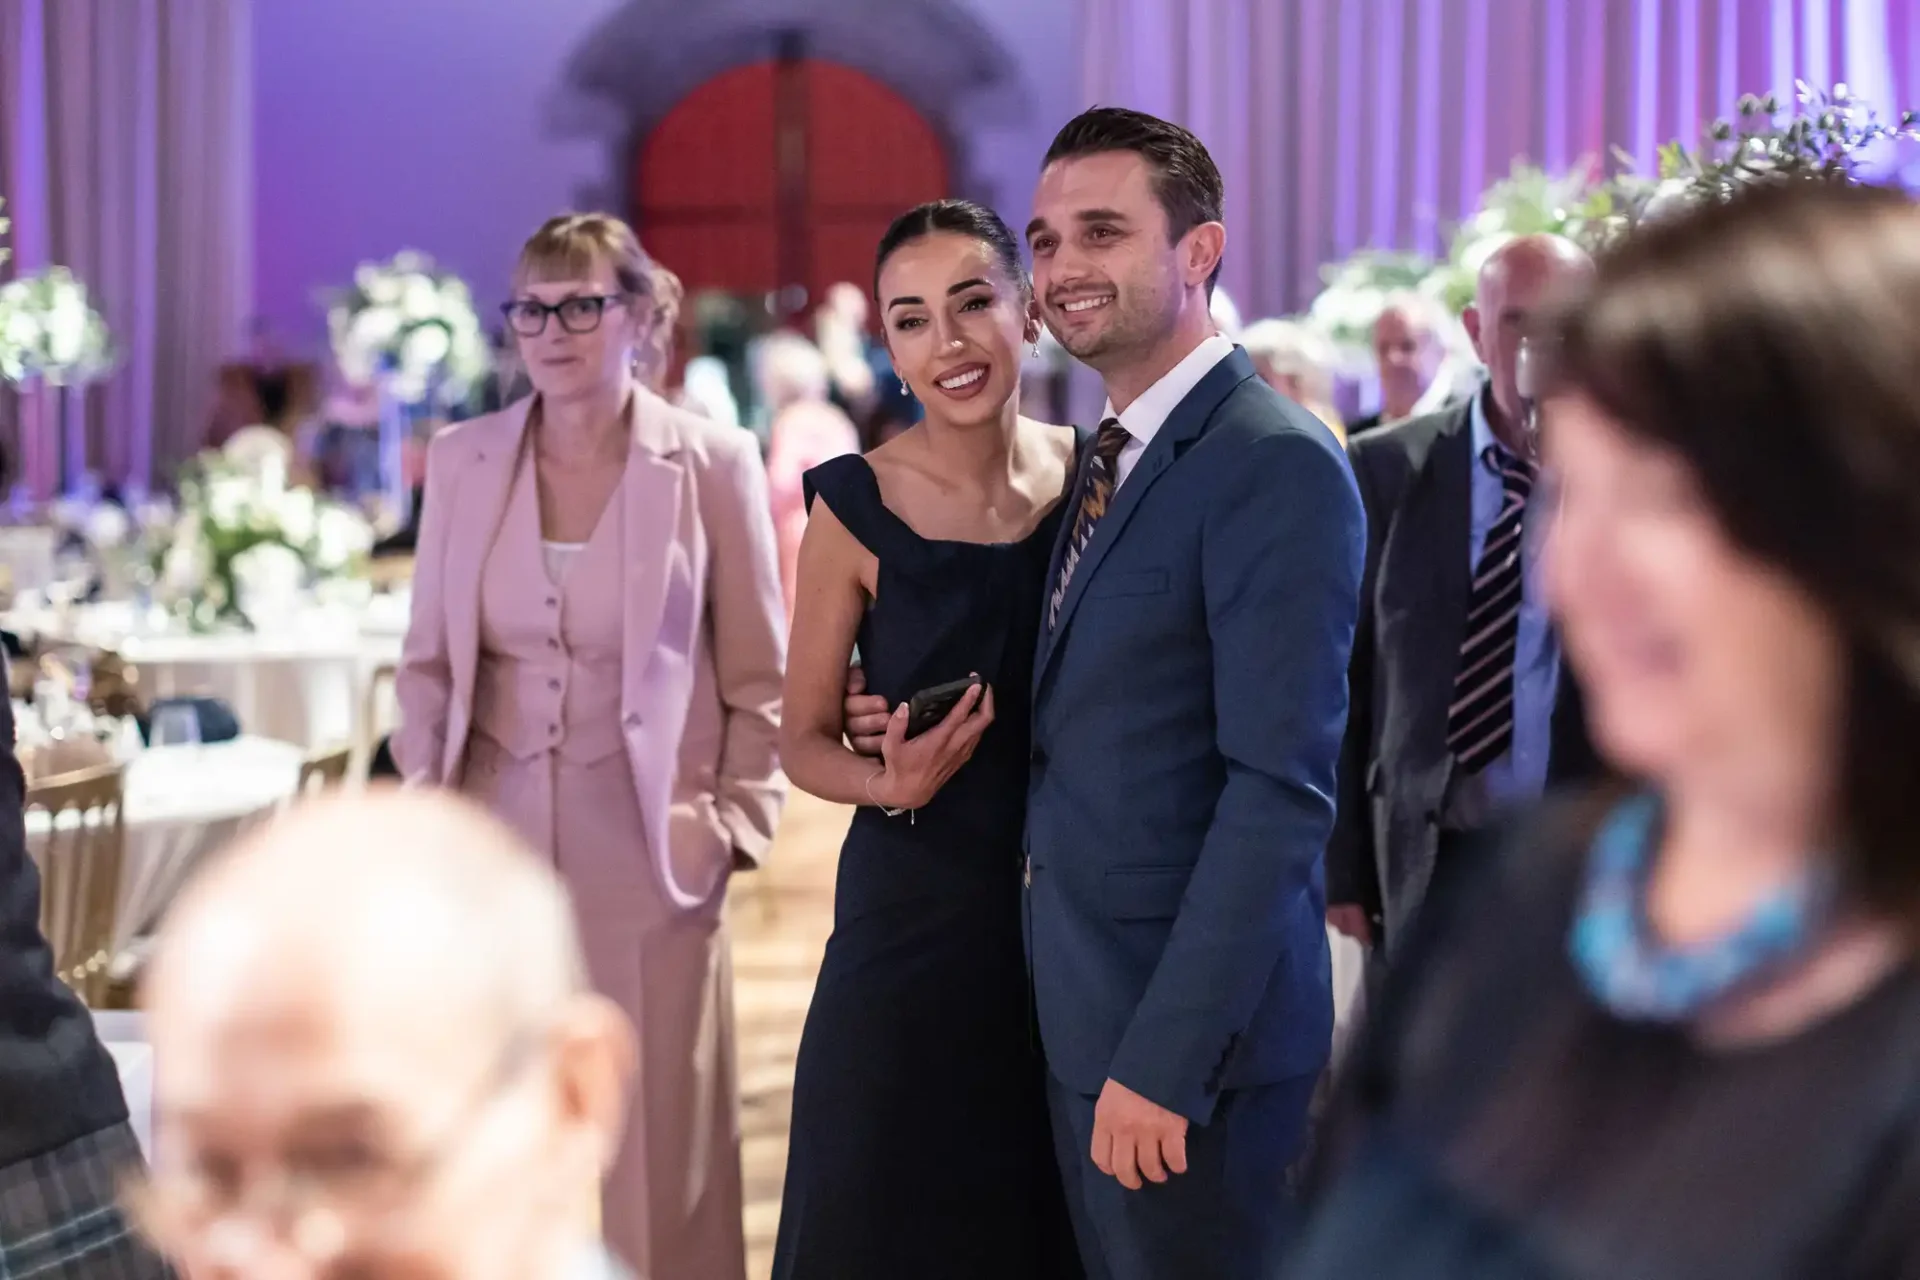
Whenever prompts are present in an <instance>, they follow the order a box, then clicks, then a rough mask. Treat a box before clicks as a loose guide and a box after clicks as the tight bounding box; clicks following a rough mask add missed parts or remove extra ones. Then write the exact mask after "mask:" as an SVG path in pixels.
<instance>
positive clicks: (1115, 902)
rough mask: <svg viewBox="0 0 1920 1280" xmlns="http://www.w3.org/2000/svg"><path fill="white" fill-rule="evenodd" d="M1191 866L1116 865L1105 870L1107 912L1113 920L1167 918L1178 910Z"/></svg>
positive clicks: (1172, 916)
mask: <svg viewBox="0 0 1920 1280" xmlns="http://www.w3.org/2000/svg"><path fill="white" fill-rule="evenodd" d="M1192 878H1193V868H1192V867H1116V868H1114V869H1113V870H1111V871H1109V872H1107V884H1106V890H1107V914H1108V915H1110V916H1112V917H1113V918H1114V919H1115V920H1171V919H1173V918H1174V917H1175V916H1177V915H1179V914H1180V900H1181V898H1183V897H1185V896H1186V892H1187V881H1188V880H1190V879H1192Z"/></svg>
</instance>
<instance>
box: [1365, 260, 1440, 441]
mask: <svg viewBox="0 0 1920 1280" xmlns="http://www.w3.org/2000/svg"><path fill="white" fill-rule="evenodd" d="M1455 331H1456V330H1455V327H1454V320H1453V317H1452V316H1450V315H1448V314H1447V309H1446V308H1445V307H1444V306H1442V305H1441V304H1440V302H1439V301H1438V300H1437V299H1434V298H1430V297H1428V296H1427V295H1426V294H1424V293H1419V292H1416V291H1414V290H1411V289H1407V290H1402V291H1401V292H1398V293H1393V294H1390V295H1388V297H1387V300H1386V304H1385V305H1384V306H1382V307H1381V309H1380V318H1379V319H1377V320H1375V321H1374V324H1373V358H1374V361H1375V363H1376V364H1377V366H1378V368H1379V371H1380V410H1379V412H1377V413H1374V414H1370V415H1369V416H1367V417H1364V418H1358V419H1356V420H1355V421H1353V422H1352V423H1351V424H1349V430H1350V432H1351V434H1353V435H1356V436H1357V435H1361V434H1363V433H1364V432H1368V431H1371V430H1373V429H1374V428H1375V427H1382V426H1387V425H1389V424H1391V423H1395V422H1399V421H1401V420H1403V419H1405V418H1411V417H1413V416H1414V415H1415V414H1418V413H1425V412H1428V411H1429V410H1432V409H1437V408H1439V407H1440V405H1441V404H1443V403H1445V402H1446V401H1447V400H1449V399H1452V398H1453V388H1454V387H1455V384H1456V383H1457V382H1458V380H1459V370H1458V369H1457V368H1456V367H1454V366H1455V364H1456V363H1457V362H1455V361H1452V360H1450V358H1449V350H1448V348H1449V343H1448V338H1449V336H1450V335H1451V334H1453V333H1454V332H1455Z"/></svg>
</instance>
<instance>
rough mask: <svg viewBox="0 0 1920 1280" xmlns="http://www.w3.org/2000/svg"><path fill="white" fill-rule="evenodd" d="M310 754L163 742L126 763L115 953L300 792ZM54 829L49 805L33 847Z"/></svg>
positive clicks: (246, 743) (34, 817)
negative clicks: (220, 855) (217, 854)
mask: <svg viewBox="0 0 1920 1280" xmlns="http://www.w3.org/2000/svg"><path fill="white" fill-rule="evenodd" d="M304 754H305V753H304V752H302V751H301V749H300V748H298V747H295V746H292V745H291V744H289V743H285V742H273V741H270V740H268V739H265V738H253V737H248V738H240V739H237V740H235V741H233V742H221V743H213V744H209V745H207V746H202V747H158V748H155V749H153V750H151V751H147V752H145V753H143V754H142V755H140V756H138V757H137V758H135V759H134V760H133V761H132V762H131V763H130V764H129V765H128V766H127V773H126V783H125V785H126V799H125V810H124V814H123V819H122V820H123V822H124V824H125V827H126V839H127V848H126V858H125V861H124V863H123V865H122V867H121V872H120V909H119V911H118V912H117V914H116V926H115V937H114V950H115V951H116V952H118V951H121V950H124V949H125V948H126V947H127V946H128V945H129V944H130V943H132V942H133V941H134V940H135V939H136V938H140V937H143V936H145V935H146V934H148V933H150V932H151V931H152V930H153V927H154V925H155V924H157V923H158V922H159V919H160V914H161V913H162V912H163V911H164V910H166V907H167V904H168V903H170V902H171V901H173V898H174V895H176V894H177V893H179V891H180V886H181V885H183V884H184V883H186V879H187V876H188V875H189V874H190V873H191V872H192V870H193V868H194V866H195V864H197V863H198V862H199V861H200V859H201V858H202V857H204V856H205V855H206V854H207V853H209V852H211V851H212V850H214V849H217V848H219V847H220V846H221V845H223V844H225V843H227V841H229V840H231V839H233V838H234V837H235V836H236V835H239V834H240V833H241V832H242V831H245V830H246V829H247V828H248V827H250V826H252V825H253V824H254V823H256V822H259V821H261V820H262V819H264V818H267V817H270V816H271V815H272V814H274V813H275V812H276V811H278V809H279V808H280V806H281V805H283V804H284V803H285V802H286V801H287V800H289V799H290V798H291V797H292V796H293V791H294V787H295V786H296V785H297V784H298V782H299V779H300V761H301V759H302V757H303V756H304ZM68 820H69V821H77V820H78V818H77V815H69V818H68ZM47 830H48V819H47V813H46V811H45V810H43V809H36V810H34V811H33V812H31V813H29V814H28V815H27V840H28V842H29V843H30V844H37V843H39V842H41V841H44V840H45V839H46V838H47Z"/></svg>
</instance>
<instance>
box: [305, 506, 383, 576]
mask: <svg viewBox="0 0 1920 1280" xmlns="http://www.w3.org/2000/svg"><path fill="white" fill-rule="evenodd" d="M371 550H373V526H372V525H371V524H368V523H367V520H366V518H365V517H364V516H362V515H361V514H360V513H359V512H357V511H354V510H352V509H351V508H348V507H342V506H337V505H334V504H328V505H327V506H324V507H322V508H320V513H319V519H318V520H317V521H316V523H315V529H314V562H315V563H316V564H317V565H318V566H319V568H320V569H321V570H322V571H323V572H327V573H338V572H339V571H340V570H342V569H345V568H346V567H347V566H348V565H349V564H351V563H352V562H353V560H354V558H355V557H356V556H363V555H365V554H366V553H367V552H369V551H371Z"/></svg>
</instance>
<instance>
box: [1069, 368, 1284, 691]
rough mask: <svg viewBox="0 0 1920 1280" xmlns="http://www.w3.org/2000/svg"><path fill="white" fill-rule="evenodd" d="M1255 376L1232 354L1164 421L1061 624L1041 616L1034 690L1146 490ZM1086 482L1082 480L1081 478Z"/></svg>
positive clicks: (1086, 562) (1106, 524) (1081, 574)
mask: <svg viewBox="0 0 1920 1280" xmlns="http://www.w3.org/2000/svg"><path fill="white" fill-rule="evenodd" d="M1253 376H1254V372H1253V362H1252V361H1251V360H1250V359H1248V357H1247V353H1246V352H1244V351H1242V350H1241V349H1240V348H1238V347H1235V348H1234V349H1233V351H1232V353H1231V354H1229V355H1228V356H1226V357H1225V358H1224V359H1222V360H1221V361H1220V363H1219V364H1216V365H1215V366H1214V367H1213V368H1212V369H1210V370H1208V371H1207V376H1206V377H1204V378H1202V379H1200V382H1199V384H1198V385H1197V386H1195V387H1194V389H1193V390H1192V391H1190V392H1188V393H1187V397H1186V399H1184V400H1182V401H1181V402H1180V403H1179V404H1178V405H1177V406H1176V407H1175V408H1174V411H1173V412H1172V413H1171V414H1169V415H1168V416H1167V420H1166V422H1165V423H1163V424H1162V425H1161V427H1160V430H1159V431H1158V432H1157V433H1155V435H1154V437H1153V443H1152V444H1150V445H1148V446H1147V451H1146V452H1145V453H1143V454H1141V455H1140V460H1139V461H1138V462H1136V463H1135V464H1134V467H1133V471H1132V472H1131V473H1130V474H1129V475H1128V476H1127V479H1126V482H1125V483H1124V484H1122V485H1121V486H1120V487H1119V489H1118V490H1116V491H1115V493H1114V495H1113V498H1112V501H1111V503H1110V504H1109V505H1108V507H1107V514H1106V515H1104V516H1102V517H1101V518H1100V523H1099V524H1097V525H1095V526H1094V529H1093V537H1092V538H1091V539H1090V540H1089V541H1088V543H1087V549H1086V550H1085V551H1084V552H1082V553H1081V556H1080V563H1079V565H1078V566H1077V567H1076V568H1075V569H1074V571H1073V581H1071V582H1069V583H1068V584H1067V594H1066V596H1065V597H1064V598H1063V599H1062V600H1061V601H1060V621H1059V624H1058V625H1057V626H1055V627H1054V628H1052V629H1051V630H1048V629H1047V626H1046V620H1045V613H1044V612H1043V613H1042V615H1041V633H1040V634H1041V640H1040V646H1041V648H1040V660H1039V661H1038V662H1036V663H1034V671H1033V687H1034V689H1035V690H1036V691H1038V689H1039V688H1040V681H1041V677H1043V676H1044V675H1045V674H1046V671H1047V667H1048V665H1049V664H1050V663H1051V661H1052V659H1053V655H1054V652H1055V650H1057V649H1058V648H1059V646H1060V642H1061V638H1062V637H1063V636H1065V635H1066V633H1067V626H1068V624H1069V623H1070V622H1072V620H1073V613H1074V610H1075V609H1076V608H1077V607H1078V606H1079V604H1080V600H1081V597H1082V596H1084V595H1085V594H1086V591H1087V584H1088V583H1089V582H1091V581H1092V580H1093V576H1094V575H1095V574H1096V573H1098V572H1099V571H1100V565H1101V563H1102V562H1103V561H1104V560H1105V559H1106V558H1107V552H1108V551H1109V550H1111V549H1112V547H1113V545H1114V543H1116V542H1118V541H1119V539H1120V535H1121V534H1123V533H1125V532H1126V528H1127V522H1128V521H1129V520H1131V519H1133V513H1134V512H1135V511H1137V510H1138V509H1139V507H1140V503H1141V502H1142V500H1144V499H1145V497H1146V495H1147V490H1149V489H1151V488H1152V487H1153V485H1154V482H1155V481H1157V480H1158V479H1159V478H1160V477H1161V476H1162V475H1164V474H1165V473H1166V470H1167V468H1168V467H1170V466H1172V465H1173V463H1174V461H1175V460H1176V459H1177V458H1178V457H1179V455H1180V451H1181V450H1182V449H1183V448H1185V446H1186V445H1187V444H1188V443H1190V442H1191V441H1192V440H1194V439H1195V438H1196V437H1198V436H1199V435H1201V434H1202V433H1203V432H1204V431H1205V430H1206V427H1207V423H1208V422H1210V421H1211V420H1212V418H1213V412H1214V410H1215V409H1218V408H1219V407H1220V402H1221V401H1223V400H1225V399H1226V398H1227V395H1228V393H1230V392H1231V391H1232V390H1233V389H1234V388H1235V387H1237V386H1239V385H1240V384H1241V383H1242V382H1244V381H1246V380H1247V379H1248V378H1251V377H1253ZM1085 452H1086V454H1087V456H1088V458H1090V457H1091V456H1092V453H1093V451H1092V450H1091V449H1088V450H1086V451H1085ZM1086 462H1087V459H1085V458H1083V459H1082V462H1081V466H1082V470H1083V471H1084V469H1085V466H1086ZM1084 478H1085V477H1084V475H1083V476H1082V479H1084ZM1079 499H1080V485H1079V484H1078V483H1076V484H1075V485H1074V494H1073V500H1074V501H1075V502H1076V503H1077V502H1078V501H1079ZM1077 514H1078V513H1077V512H1075V511H1069V512H1068V513H1067V518H1066V521H1065V522H1064V523H1065V525H1066V526H1067V528H1066V529H1065V530H1064V531H1063V535H1062V537H1061V539H1060V540H1059V545H1057V546H1056V547H1055V548H1054V558H1053V563H1052V564H1051V565H1050V566H1049V572H1048V575H1047V583H1046V589H1047V592H1048V594H1049V595H1051V593H1052V591H1053V584H1054V583H1055V582H1056V581H1057V580H1058V577H1059V573H1060V560H1061V558H1062V551H1063V549H1064V547H1065V545H1066V541H1065V540H1066V538H1070V537H1072V525H1073V522H1074V519H1075V517H1076V515H1077ZM1041 607H1042V609H1043V610H1044V609H1045V607H1046V606H1045V605H1044V604H1043V605H1042V606H1041Z"/></svg>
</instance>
